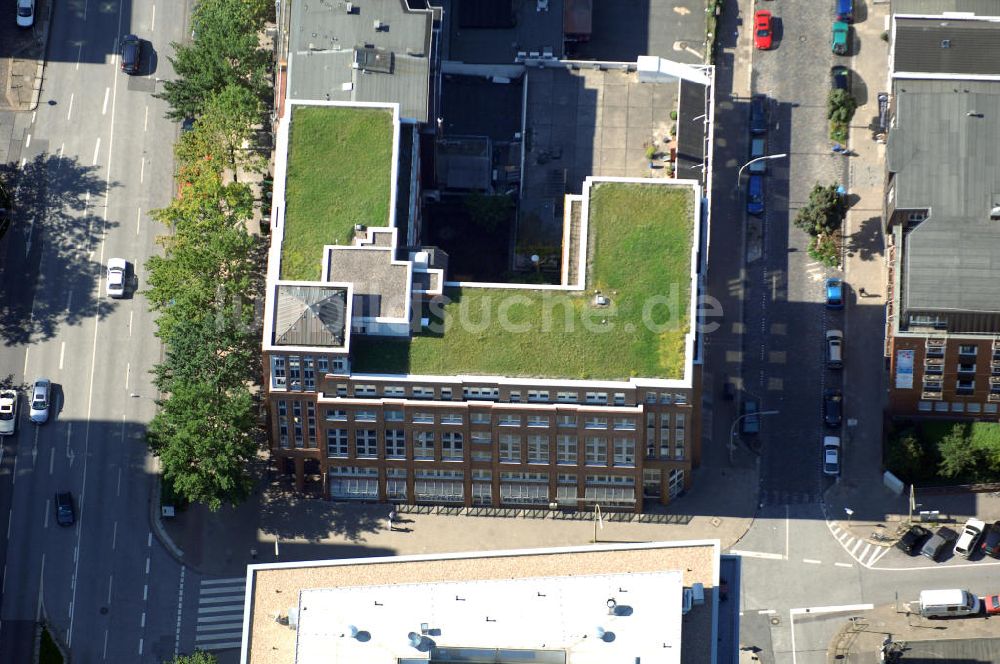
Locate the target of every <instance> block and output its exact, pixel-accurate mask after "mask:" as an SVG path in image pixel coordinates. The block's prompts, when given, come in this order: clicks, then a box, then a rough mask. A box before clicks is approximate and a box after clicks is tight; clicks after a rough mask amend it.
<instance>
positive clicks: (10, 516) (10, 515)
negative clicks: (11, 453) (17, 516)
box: [7, 457, 17, 542]
mask: <svg viewBox="0 0 1000 664" xmlns="http://www.w3.org/2000/svg"><path fill="white" fill-rule="evenodd" d="M14 459H15V460H16V459H17V457H14ZM12 523H14V508H13V507H11V508H10V512H8V513H7V541H8V542H9V541H10V524H12Z"/></svg>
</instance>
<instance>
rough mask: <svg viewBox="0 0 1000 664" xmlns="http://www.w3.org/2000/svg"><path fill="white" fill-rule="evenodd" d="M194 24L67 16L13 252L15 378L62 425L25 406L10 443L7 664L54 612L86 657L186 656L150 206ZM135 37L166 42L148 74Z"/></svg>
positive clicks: (24, 184)
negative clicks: (129, 55)
mask: <svg viewBox="0 0 1000 664" xmlns="http://www.w3.org/2000/svg"><path fill="white" fill-rule="evenodd" d="M186 16H187V7H186V3H173V2H169V3H168V2H161V3H154V2H152V1H151V0H137V1H135V2H132V3H127V2H126V3H112V4H106V3H98V2H96V1H95V0H79V1H77V2H72V3H61V2H60V3H57V4H56V6H55V11H54V15H53V20H52V25H51V31H50V37H49V44H48V57H47V63H46V69H45V83H44V87H43V90H42V95H41V102H40V104H39V106H38V108H37V110H36V111H35V112H34V113H33V114H32V118H31V126H30V127H29V129H28V134H29V137H28V138H26V140H25V143H24V146H23V149H22V152H21V157H22V163H21V167H20V174H19V176H18V177H17V194H16V198H17V201H18V205H17V211H16V216H15V225H14V227H13V228H12V229H11V231H10V232H9V233H8V234H7V236H6V237H5V238H4V240H3V244H2V246H0V252H2V257H3V282H2V292H0V301H2V303H3V304H2V309H0V333H2V335H3V338H4V342H5V343H4V345H3V347H2V348H0V367H3V372H2V373H3V374H4V375H9V377H10V380H11V381H12V382H13V383H14V384H22V385H25V386H27V385H30V383H31V382H32V381H34V380H35V378H37V377H42V376H44V377H48V378H50V379H51V380H52V381H53V383H54V384H55V386H56V389H55V399H54V402H55V403H54V412H53V415H52V418H51V420H50V421H49V423H47V424H45V425H44V426H40V427H35V426H32V425H31V424H30V423H29V422H28V420H27V413H26V410H25V409H26V406H27V402H26V400H25V399H24V398H22V400H21V404H20V405H21V413H20V417H19V422H18V425H19V426H18V432H17V434H16V435H15V436H14V437H12V438H11V439H8V440H6V441H4V456H3V461H2V467H0V519H2V520H3V522H0V536H3V535H6V538H5V542H4V544H5V546H2V547H0V551H3V560H2V563H3V586H2V589H3V605H2V613H0V620H2V622H0V661H4V662H26V661H31V660H30V652H31V648H32V646H33V637H34V624H35V621H36V620H38V619H39V618H44V619H47V620H48V621H49V622H50V624H51V626H52V628H53V630H54V631H55V632H56V634H57V635H58V636H59V638H60V639H61V640H62V641H63V642H64V643H65V644H66V645H68V646H69V647H70V649H71V651H72V656H73V661H75V662H102V661H105V660H108V661H130V662H159V661H161V660H162V659H164V658H167V657H169V656H172V655H173V653H174V651H175V647H176V646H177V645H179V644H178V640H179V631H178V626H179V623H180V614H179V612H178V603H179V602H180V601H182V599H183V598H182V597H181V596H180V595H179V590H180V588H181V584H180V577H181V568H180V566H179V565H178V564H177V563H176V562H175V561H174V560H173V559H172V558H170V557H169V556H168V555H167V553H166V552H165V550H163V549H162V547H161V546H160V545H159V543H158V542H157V540H156V539H155V538H154V537H153V536H152V534H151V532H150V526H149V523H150V521H149V509H150V503H149V501H150V497H151V493H150V492H151V490H152V486H153V482H152V474H151V472H152V467H151V464H150V461H149V459H148V458H147V455H146V449H145V445H144V440H143V436H144V433H143V432H144V425H145V424H146V423H147V422H148V421H149V420H150V418H151V417H152V415H153V413H154V409H155V403H154V398H155V396H156V394H155V391H154V389H153V387H152V386H151V384H150V380H149V370H150V368H151V367H152V365H153V364H154V363H155V362H156V361H157V360H158V359H159V355H160V346H159V343H158V341H157V340H156V339H155V337H154V336H153V332H154V325H153V319H152V316H151V315H150V314H149V312H148V311H147V308H146V305H145V302H144V301H143V298H142V296H141V295H138V294H136V293H135V290H136V289H137V288H138V289H141V288H142V287H143V286H144V284H143V279H144V276H145V275H144V263H145V260H146V258H147V257H148V256H149V255H150V254H152V253H153V251H154V250H155V244H154V239H155V237H156V236H157V235H158V234H161V233H162V228H161V227H159V225H158V224H156V223H155V222H153V221H152V220H151V219H150V218H149V216H148V212H149V210H150V209H152V208H156V207H162V206H164V205H166V204H167V203H168V202H169V200H170V197H171V188H172V182H173V179H172V168H173V166H172V159H171V148H172V144H173V142H174V140H175V139H176V135H177V131H178V129H177V126H176V124H174V123H171V122H169V121H168V120H166V119H164V117H163V114H164V111H165V108H166V106H165V104H164V103H163V102H161V101H159V100H156V99H154V98H153V97H152V94H153V93H154V92H155V91H156V89H157V81H158V80H161V79H163V78H168V77H170V76H171V73H170V71H169V62H168V60H167V57H166V56H167V54H169V48H170V47H169V44H170V42H171V41H180V40H181V39H182V38H183V36H184V34H185V30H184V27H183V26H184V25H185V20H186ZM129 32H134V33H136V34H138V35H139V36H140V37H142V38H143V39H147V40H150V41H147V43H146V47H147V49H146V53H145V62H144V70H143V72H142V75H140V76H133V77H128V76H125V75H124V74H121V73H120V72H119V71H118V56H117V54H116V43H117V40H118V38H119V36H120V35H124V34H127V33H129ZM150 47H151V48H150ZM111 257H122V258H125V259H127V260H128V261H129V263H130V265H131V267H132V268H133V273H132V280H131V284H130V290H131V296H130V297H128V298H126V299H123V300H109V299H108V298H107V297H106V296H105V294H104V290H103V289H104V288H105V285H106V284H105V281H104V278H103V275H104V265H105V264H106V262H107V259H108V258H111ZM66 490H69V491H72V492H73V495H74V497H75V499H76V511H77V522H76V524H75V526H73V527H71V528H60V527H58V526H57V525H56V524H55V519H54V512H53V506H52V502H53V495H54V493H55V492H56V491H66ZM185 603H186V602H185Z"/></svg>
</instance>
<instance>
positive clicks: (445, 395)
mask: <svg viewBox="0 0 1000 664" xmlns="http://www.w3.org/2000/svg"><path fill="white" fill-rule="evenodd" d="M441 400H442V401H451V388H450V387H442V388H441Z"/></svg>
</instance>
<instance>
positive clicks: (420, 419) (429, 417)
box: [413, 412, 434, 424]
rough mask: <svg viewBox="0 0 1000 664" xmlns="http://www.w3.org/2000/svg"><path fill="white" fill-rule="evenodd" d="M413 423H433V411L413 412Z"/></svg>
mask: <svg viewBox="0 0 1000 664" xmlns="http://www.w3.org/2000/svg"><path fill="white" fill-rule="evenodd" d="M413 423H414V424H434V413H421V412H415V413H413Z"/></svg>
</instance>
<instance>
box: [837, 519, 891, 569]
mask: <svg viewBox="0 0 1000 664" xmlns="http://www.w3.org/2000/svg"><path fill="white" fill-rule="evenodd" d="M826 526H827V528H829V529H830V532H831V533H833V536H834V537H836V538H837V541H838V542H840V545H841V546H842V547H844V551H846V552H847V555H849V556H850V557H851V558H854V559H855V560H856V561H858V562H859V563H861V564H862V565H863V566H865V567H867V568H869V569H871V568H872V567H873V566H874V565H875V563H877V562H878V561H879V560H880V559H881V558H882V556H884V555H885V554H887V553H889V550H890V547H889V546H888V545H887V544H880V543H875V542H872V541H869V540H867V539H865V538H862V537H858V536H856V535H854V533H852V532H851V531H849V530H847V529H845V528H841V527H840V525H839V524H838V523H837V522H836V521H831V520H829V519H827V522H826Z"/></svg>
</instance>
